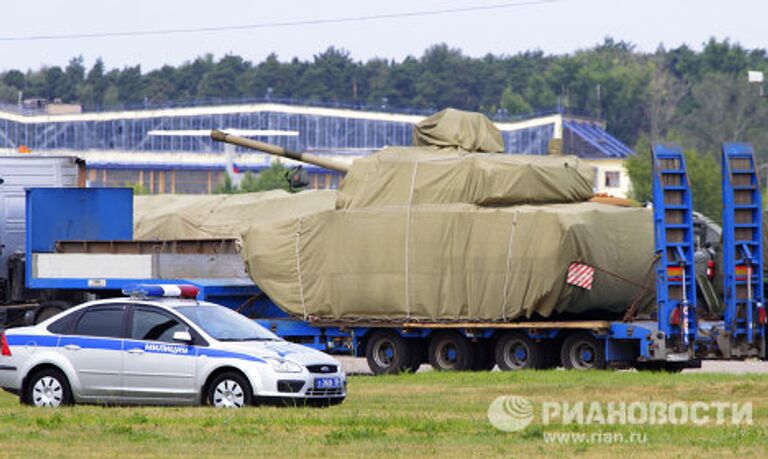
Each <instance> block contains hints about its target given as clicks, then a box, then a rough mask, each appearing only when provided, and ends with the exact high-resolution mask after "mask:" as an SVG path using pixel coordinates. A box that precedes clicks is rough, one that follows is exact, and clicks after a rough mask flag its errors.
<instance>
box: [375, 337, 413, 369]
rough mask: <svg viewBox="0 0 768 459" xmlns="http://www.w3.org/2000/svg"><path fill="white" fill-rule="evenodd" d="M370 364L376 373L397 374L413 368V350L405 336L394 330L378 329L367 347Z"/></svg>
mask: <svg viewBox="0 0 768 459" xmlns="http://www.w3.org/2000/svg"><path fill="white" fill-rule="evenodd" d="M365 357H366V359H367V360H368V366H369V367H370V368H371V371H372V372H373V374H375V375H382V374H389V375H393V374H397V373H400V372H401V371H405V370H407V369H409V368H411V365H412V363H413V362H412V360H411V350H410V348H409V347H408V343H406V340H405V338H403V337H402V336H400V335H399V334H398V333H396V332H394V331H392V330H377V331H375V332H373V334H372V335H371V337H370V338H369V339H368V345H367V346H366V348H365Z"/></svg>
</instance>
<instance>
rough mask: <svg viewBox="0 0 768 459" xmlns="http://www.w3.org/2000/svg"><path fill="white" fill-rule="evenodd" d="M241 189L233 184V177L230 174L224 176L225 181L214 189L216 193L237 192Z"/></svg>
mask: <svg viewBox="0 0 768 459" xmlns="http://www.w3.org/2000/svg"><path fill="white" fill-rule="evenodd" d="M238 191H239V190H238V188H237V187H236V186H234V185H233V184H232V178H230V176H229V174H227V175H225V176H224V181H223V182H222V183H220V184H218V185H216V188H215V189H214V190H213V193H214V194H234V193H237V192H238Z"/></svg>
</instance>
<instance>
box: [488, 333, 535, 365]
mask: <svg viewBox="0 0 768 459" xmlns="http://www.w3.org/2000/svg"><path fill="white" fill-rule="evenodd" d="M495 354H496V363H497V364H498V365H499V368H500V369H501V370H502V371H510V370H532V369H538V368H540V366H541V365H542V364H543V363H544V357H545V356H544V347H543V346H542V344H541V343H537V342H535V341H534V340H532V339H531V338H530V337H529V336H528V335H526V334H525V333H522V332H519V331H511V332H507V333H505V334H504V335H502V336H501V338H499V340H498V341H497V342H496V350H495Z"/></svg>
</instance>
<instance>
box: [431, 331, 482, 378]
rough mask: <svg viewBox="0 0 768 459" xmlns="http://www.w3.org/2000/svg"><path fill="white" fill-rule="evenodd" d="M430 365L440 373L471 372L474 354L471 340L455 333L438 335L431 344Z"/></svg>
mask: <svg viewBox="0 0 768 459" xmlns="http://www.w3.org/2000/svg"><path fill="white" fill-rule="evenodd" d="M429 364H430V365H432V368H434V369H435V370H438V371H450V370H454V371H467V370H471V369H472V368H473V367H474V352H472V347H471V346H470V342H469V340H468V339H467V338H465V337H464V336H462V335H461V334H459V333H458V332H455V331H445V332H439V333H436V334H435V335H434V336H433V337H432V340H430V342H429Z"/></svg>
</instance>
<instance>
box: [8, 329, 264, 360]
mask: <svg viewBox="0 0 768 459" xmlns="http://www.w3.org/2000/svg"><path fill="white" fill-rule="evenodd" d="M6 339H7V340H8V345H9V346H39V347H56V346H60V347H63V346H66V345H68V344H75V345H77V346H80V347H81V348H82V349H103V350H107V351H122V350H123V343H125V349H132V348H135V347H138V348H141V349H143V350H144V351H145V352H149V353H156V354H173V355H187V356H195V355H198V356H206V357H211V358H219V359H238V360H247V361H249V362H259V363H266V360H264V359H261V358H259V357H256V356H253V355H249V354H243V353H241V352H232V351H224V350H221V349H210V348H207V347H197V346H184V345H177V344H173V343H163V342H158V341H152V342H147V341H133V340H122V339H113V338H98V337H82V336H56V335H12V334H8V335H6ZM181 349H184V350H187V349H189V350H190V351H193V352H183V351H181ZM194 350H196V351H197V352H194Z"/></svg>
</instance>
